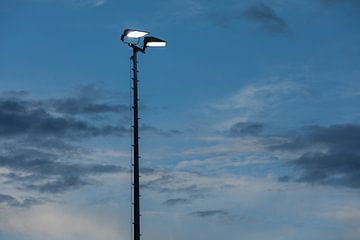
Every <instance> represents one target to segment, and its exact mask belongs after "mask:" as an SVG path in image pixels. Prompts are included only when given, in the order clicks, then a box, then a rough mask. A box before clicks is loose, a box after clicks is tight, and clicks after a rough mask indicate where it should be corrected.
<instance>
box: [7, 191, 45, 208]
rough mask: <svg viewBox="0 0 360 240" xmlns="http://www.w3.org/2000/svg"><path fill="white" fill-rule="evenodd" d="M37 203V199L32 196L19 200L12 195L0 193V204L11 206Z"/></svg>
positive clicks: (26, 205)
mask: <svg viewBox="0 0 360 240" xmlns="http://www.w3.org/2000/svg"><path fill="white" fill-rule="evenodd" d="M37 203H39V201H38V200H35V199H32V198H26V199H24V200H23V201H19V200H17V199H16V198H15V197H13V196H10V195H7V194H1V193H0V205H1V204H6V205H8V206H11V207H29V206H32V205H34V204H37Z"/></svg>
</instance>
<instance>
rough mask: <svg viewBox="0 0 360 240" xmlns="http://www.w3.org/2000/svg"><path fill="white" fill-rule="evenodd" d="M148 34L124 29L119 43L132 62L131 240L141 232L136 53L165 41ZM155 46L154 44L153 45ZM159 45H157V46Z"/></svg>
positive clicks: (137, 239)
mask: <svg viewBox="0 0 360 240" xmlns="http://www.w3.org/2000/svg"><path fill="white" fill-rule="evenodd" d="M148 34H149V32H146V31H141V30H135V29H125V30H124V32H123V34H122V35H121V41H122V42H124V43H127V44H128V45H129V47H131V48H132V56H131V57H130V60H131V61H132V74H133V76H132V80H133V87H132V90H133V106H132V109H133V125H132V128H133V143H132V147H133V156H134V161H133V163H132V166H133V170H134V173H133V174H134V175H133V186H134V192H133V194H134V195H133V198H134V200H133V201H134V202H133V205H134V208H133V217H134V221H133V229H134V231H133V234H134V235H133V240H140V237H141V232H140V216H141V215H140V180H139V178H140V171H139V168H140V167H139V166H140V164H139V158H140V156H139V114H138V111H139V109H138V105H139V97H138V82H139V81H138V67H137V64H138V60H137V55H138V52H139V51H140V52H142V53H145V49H146V48H147V47H151V44H149V43H152V42H161V43H162V44H161V45H162V46H166V41H163V40H161V39H158V38H155V37H144V36H146V35H148ZM127 38H130V39H137V40H138V41H137V43H131V42H126V41H125V40H126V39H127ZM140 40H142V47H139V46H138V44H139V43H140ZM155 45H156V44H155ZM155 45H154V46H155ZM158 45H159V44H158Z"/></svg>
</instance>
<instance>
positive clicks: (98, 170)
mask: <svg viewBox="0 0 360 240" xmlns="http://www.w3.org/2000/svg"><path fill="white" fill-rule="evenodd" d="M0 167H3V168H7V169H9V170H11V171H12V172H11V173H8V174H3V175H2V176H3V177H5V178H6V179H8V180H7V182H6V183H8V184H15V185H18V186H20V187H21V188H25V189H28V190H36V191H39V192H44V193H62V192H65V191H68V190H74V189H78V188H80V187H82V186H85V185H89V184H92V182H93V181H92V180H91V177H92V176H94V175H99V174H108V173H117V172H126V171H127V170H126V169H124V168H122V167H120V166H115V165H104V164H79V163H65V162H62V161H61V159H60V157H59V156H58V155H56V154H49V153H44V152H41V151H39V150H22V149H14V151H12V152H10V153H8V154H7V155H1V156H0ZM24 173H25V175H24Z"/></svg>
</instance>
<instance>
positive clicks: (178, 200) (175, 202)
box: [163, 198, 191, 206]
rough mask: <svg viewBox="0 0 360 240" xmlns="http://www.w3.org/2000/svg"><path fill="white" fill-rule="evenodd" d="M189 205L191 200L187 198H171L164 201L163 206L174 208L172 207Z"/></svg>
mask: <svg viewBox="0 0 360 240" xmlns="http://www.w3.org/2000/svg"><path fill="white" fill-rule="evenodd" d="M189 203H191V200H190V199H187V198H171V199H168V200H166V201H164V202H163V205H166V206H174V205H181V204H189Z"/></svg>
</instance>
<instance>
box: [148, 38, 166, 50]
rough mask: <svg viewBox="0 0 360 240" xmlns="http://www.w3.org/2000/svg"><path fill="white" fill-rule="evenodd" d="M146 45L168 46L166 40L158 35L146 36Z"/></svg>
mask: <svg viewBox="0 0 360 240" xmlns="http://www.w3.org/2000/svg"><path fill="white" fill-rule="evenodd" d="M145 47H166V41H164V40H162V39H160V38H156V37H150V36H149V37H144V48H145Z"/></svg>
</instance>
